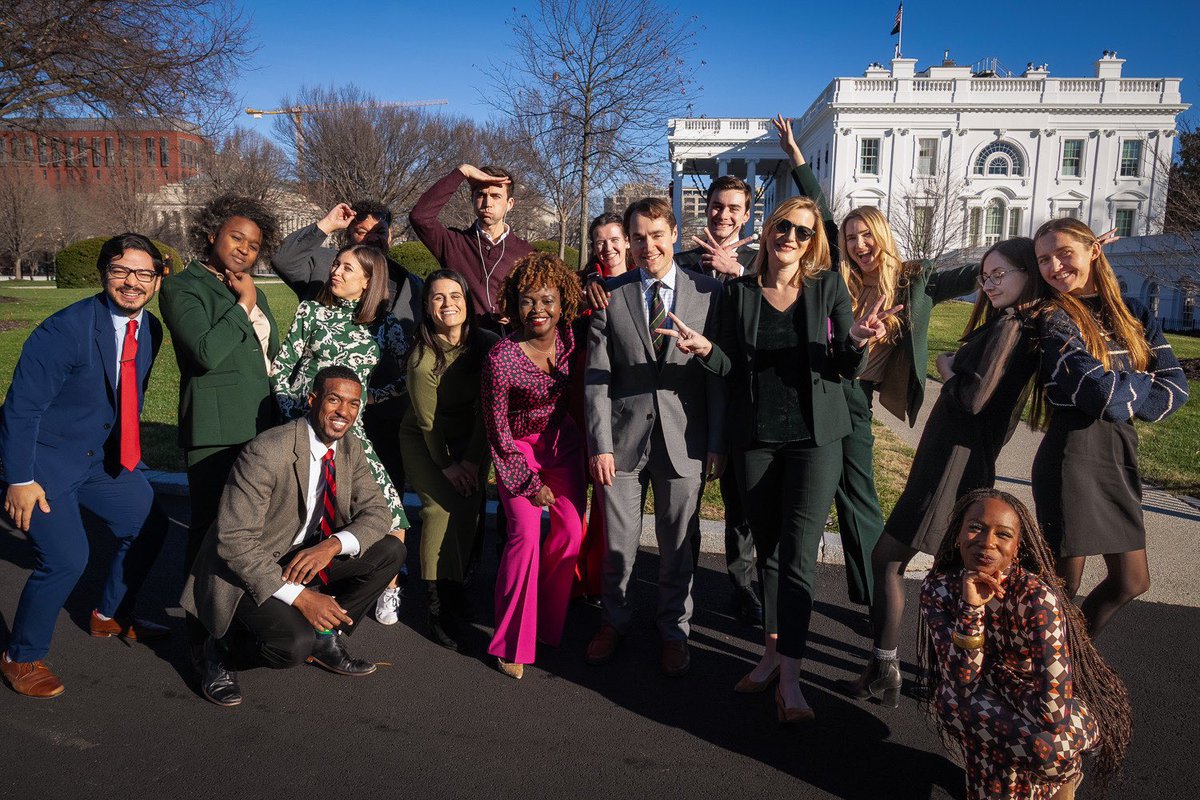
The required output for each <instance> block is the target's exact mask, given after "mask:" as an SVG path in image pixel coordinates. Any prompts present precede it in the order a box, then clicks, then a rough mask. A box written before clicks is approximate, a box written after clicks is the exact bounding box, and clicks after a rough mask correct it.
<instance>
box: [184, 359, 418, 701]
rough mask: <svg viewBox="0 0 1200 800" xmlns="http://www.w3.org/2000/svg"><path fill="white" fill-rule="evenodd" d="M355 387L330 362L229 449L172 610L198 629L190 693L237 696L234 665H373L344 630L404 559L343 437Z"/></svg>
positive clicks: (355, 669) (356, 397)
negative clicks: (203, 633) (196, 685)
mask: <svg viewBox="0 0 1200 800" xmlns="http://www.w3.org/2000/svg"><path fill="white" fill-rule="evenodd" d="M361 397H362V385H361V384H360V383H359V381H358V379H357V378H356V377H355V375H354V373H353V372H352V371H351V370H350V369H348V368H346V367H341V366H332V367H326V368H325V369H323V370H321V371H320V372H318V373H317V376H316V378H314V379H313V389H312V392H311V393H310V394H309V405H310V406H311V408H312V411H310V412H309V415H308V416H307V417H305V418H303V419H298V420H295V421H294V422H290V423H287V424H285V425H281V426H279V427H277V428H272V429H270V430H268V431H265V432H263V433H261V434H259V435H258V436H257V437H256V438H255V439H253V440H252V441H250V442H249V443H248V444H247V445H246V446H245V447H244V448H243V450H242V452H241V455H239V456H238V460H237V462H236V463H235V464H234V467H233V472H232V473H230V475H229V479H228V480H227V481H226V484H225V491H224V493H223V494H222V495H221V505H220V508H219V510H218V513H217V520H216V522H214V523H213V526H212V527H211V528H210V529H209V531H208V534H207V536H206V537H205V539H204V543H203V544H202V545H201V548H200V553H199V554H198V555H197V556H196V561H195V563H194V565H193V566H192V571H191V574H190V575H189V576H188V580H187V583H186V584H185V585H184V588H183V596H182V598H181V599H180V605H181V606H183V608H184V609H185V610H186V611H189V612H191V613H192V614H193V615H194V616H196V617H197V618H198V619H199V620H200V622H202V623H203V624H204V626H205V628H207V629H208V631H209V633H210V634H211V636H210V637H209V639H208V641H207V642H206V643H205V648H204V659H203V667H202V671H203V674H202V676H201V690H202V691H203V693H204V696H205V697H206V698H208V699H209V700H211V701H212V702H214V703H216V704H217V705H222V706H234V705H237V704H239V703H241V702H242V695H241V689H240V687H239V686H238V683H237V676H236V674H235V673H233V672H231V671H230V670H229V666H228V665H229V664H230V663H233V662H234V661H237V662H246V663H248V664H255V663H257V664H266V665H267V666H271V667H276V668H284V667H292V666H296V665H298V664H300V663H302V662H304V661H310V662H314V663H316V664H318V665H320V666H322V667H325V668H326V669H328V670H330V671H331V672H336V673H338V674H341V675H367V674H370V673H372V672H374V671H375V665H374V664H373V663H371V662H369V661H363V660H361V659H356V658H351V657H350V655H349V654H348V653H347V652H346V646H345V641H344V639H345V637H346V636H348V635H349V634H351V633H353V632H354V630H355V626H356V623H357V622H358V621H359V620H361V619H362V618H363V617H364V616H365V614H366V613H367V609H368V608H369V607H370V606H371V605H372V604H373V603H374V602H375V598H376V597H377V596H378V595H379V592H380V591H381V590H382V589H383V587H384V586H386V585H387V583H388V581H389V580H391V578H392V576H393V575H395V574H396V570H397V569H399V567H400V564H401V563H402V562H403V561H404V555H405V550H404V543H403V542H401V541H400V540H399V539H397V538H396V537H394V536H388V535H387V533H388V531H390V530H391V512H390V511H389V510H388V506H387V501H386V500H384V498H383V493H382V492H381V491H380V489H379V484H378V483H377V482H376V481H375V479H374V477H373V476H372V474H371V471H370V468H369V467H368V465H367V460H366V456H364V455H363V450H362V445H361V444H359V442H358V439H357V438H355V437H354V436H353V435H347V434H348V433H349V432H350V428H351V426H352V425H353V424H354V420H355V418H357V416H358V411H359V404H360V402H361Z"/></svg>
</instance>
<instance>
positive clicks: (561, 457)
mask: <svg viewBox="0 0 1200 800" xmlns="http://www.w3.org/2000/svg"><path fill="white" fill-rule="evenodd" d="M516 445H517V447H518V448H520V450H521V452H522V453H524V454H525V460H526V461H527V462H528V463H529V468H530V469H531V470H533V471H534V472H536V473H538V475H539V476H541V479H542V483H544V484H545V485H547V486H549V487H550V491H552V492H554V504H553V505H551V506H550V535H549V536H547V537H546V540H545V542H543V541H542V509H541V507H540V506H536V505H534V504H533V503H532V502H531V501H530V500H529V498H526V497H514V496H513V495H511V494H509V492H508V491H507V490H506V489H505V488H504V486H503V484H500V486H499V491H500V502H501V503H503V504H504V511H505V513H507V514H508V542H507V543H506V544H505V546H504V553H503V554H502V555H501V556H500V570H499V572H498V574H497V575H496V633H495V635H494V636H493V637H492V641H491V644H489V645H488V652H489V653H491V654H492V655H494V656H498V657H500V658H502V659H504V660H505V661H513V662H516V663H518V664H532V663H533V661H534V656H535V655H536V653H537V643H538V641H539V640H540V641H542V642H544V643H545V644H548V645H551V646H552V647H557V646H558V643H559V641H561V640H562V632H563V625H564V624H565V623H566V619H567V604H568V603H569V602H570V598H571V581H572V580H573V579H574V577H575V562H576V560H577V559H578V557H579V544H580V541H581V540H582V539H583V509H584V506H585V503H586V497H587V483H586V480H585V476H584V463H583V436H582V435H581V434H580V432H579V429H578V428H577V427H576V425H575V423H574V421H572V420H571V419H570V417H567V418H566V419H564V420H563V422H562V425H561V426H560V427H559V428H558V430H556V431H546V432H545V433H539V434H534V435H532V436H526V437H524V438H521V439H517V440H516Z"/></svg>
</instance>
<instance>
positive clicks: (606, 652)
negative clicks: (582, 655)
mask: <svg viewBox="0 0 1200 800" xmlns="http://www.w3.org/2000/svg"><path fill="white" fill-rule="evenodd" d="M620 644H621V632H620V631H619V630H617V629H616V628H614V627H613V626H612V625H609V624H608V623H607V622H606V623H604V624H603V625H601V626H600V630H598V631H596V635H595V636H593V637H592V640H591V641H590V642H588V646H587V657H586V658H587V663H589V664H604V663H606V662H608V661H611V660H612V657H613V654H614V653H616V652H617V647H618V646H620Z"/></svg>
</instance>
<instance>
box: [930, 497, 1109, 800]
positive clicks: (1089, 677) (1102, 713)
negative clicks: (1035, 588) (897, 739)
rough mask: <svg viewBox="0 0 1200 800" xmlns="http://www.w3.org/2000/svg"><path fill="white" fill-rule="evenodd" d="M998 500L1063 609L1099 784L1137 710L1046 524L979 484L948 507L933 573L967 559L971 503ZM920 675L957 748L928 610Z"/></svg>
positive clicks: (1027, 566) (1022, 555)
mask: <svg viewBox="0 0 1200 800" xmlns="http://www.w3.org/2000/svg"><path fill="white" fill-rule="evenodd" d="M989 499H990V500H999V501H1000V502H1002V503H1005V504H1006V505H1008V506H1009V507H1010V508H1011V509H1012V510H1013V511H1014V512H1015V513H1016V515H1017V521H1018V523H1019V524H1020V528H1021V530H1020V537H1019V539H1018V542H1017V555H1016V558H1015V559H1014V563H1016V564H1017V565H1019V566H1020V567H1021V569H1023V570H1025V571H1026V572H1029V573H1031V574H1033V575H1037V576H1038V578H1039V579H1041V581H1042V583H1044V584H1046V586H1047V587H1048V588H1049V590H1050V593H1051V594H1052V595H1054V599H1055V601H1056V602H1057V604H1058V607H1059V608H1060V609H1062V612H1063V627H1064V628H1065V629H1066V634H1067V647H1068V649H1069V651H1070V654H1071V663H1072V666H1073V667H1074V671H1073V674H1072V682H1073V684H1074V691H1075V696H1076V697H1078V698H1080V699H1081V700H1083V702H1084V703H1085V704H1087V707H1088V710H1089V711H1090V712H1091V714H1092V716H1093V717H1094V718H1095V720H1096V726H1097V727H1098V728H1099V730H1100V742H1099V745H1098V746H1097V750H1096V760H1095V770H1094V771H1095V776H1096V778H1097V779H1098V781H1099V783H1100V785H1101V786H1104V785H1106V784H1107V783H1108V782H1109V781H1110V780H1111V779H1112V778H1113V777H1115V776H1116V775H1117V774H1118V773H1119V772H1120V769H1121V762H1122V761H1123V760H1124V758H1125V750H1126V748H1127V747H1129V739H1130V736H1131V734H1132V731H1133V719H1132V717H1133V714H1132V711H1131V709H1130V706H1129V692H1128V691H1127V690H1126V688H1125V683H1124V681H1122V680H1121V676H1119V675H1118V674H1117V673H1116V671H1114V670H1113V668H1112V667H1110V666H1109V665H1108V664H1107V663H1105V661H1104V659H1103V658H1101V657H1100V653H1099V652H1097V651H1096V646H1095V644H1093V642H1092V638H1091V637H1090V636H1088V632H1087V621H1086V620H1085V619H1084V617H1083V613H1082V612H1081V611H1080V610H1079V607H1078V606H1076V605H1075V603H1073V602H1071V599H1070V598H1069V597H1068V596H1067V593H1066V590H1065V589H1064V588H1063V582H1062V578H1060V577H1059V576H1058V573H1057V572H1056V571H1055V569H1054V554H1053V553H1052V552H1051V550H1050V545H1049V544H1047V542H1046V537H1045V536H1043V535H1042V529H1041V528H1040V527H1038V524H1037V521H1036V520H1035V519H1034V517H1033V514H1031V513H1030V511H1029V509H1028V508H1026V507H1025V504H1024V503H1022V502H1021V501H1020V500H1018V499H1017V498H1016V497H1013V496H1012V495H1011V494H1009V493H1008V492H1002V491H1000V490H999V489H976V490H975V491H972V492H968V493H967V494H965V495H963V496H962V497H961V498H959V500H958V502H957V503H955V504H954V510H953V511H951V513H950V524H949V525H948V526H947V528H946V535H945V537H944V538H943V539H942V544H941V547H939V548H938V552H937V555H936V556H934V561H933V567H932V568H931V569H930V571H929V574H930V575H937V574H944V573H947V572H950V571H953V570H954V569H956V568H958V567H961V566H962V565H963V562H962V555H961V554H960V553H959V551H958V533H959V531H960V530H961V529H962V526H963V521H964V520H965V519H966V516H967V512H968V511H969V510H970V508H971V506H973V505H975V504H976V503H979V502H982V501H983V500H989ZM917 664H918V669H917V676H918V682H919V683H920V685H921V686H923V687H924V688H925V690H926V691H924V692H922V704H923V705H924V707H925V712H926V713H927V714H929V716H931V717H932V718H933V719H934V721H935V722H936V723H937V725H938V728H939V730H940V731H941V734H942V740H943V742H945V743H946V746H947V749H953V745H954V743H955V742H956V741H957V740H956V739H955V738H954V737H953V735H952V734H951V733H950V731H949V729H948V728H947V727H946V726H945V725H943V724H942V721H941V719H940V717H938V715H937V712H936V711H935V710H934V708H933V700H934V697H935V695H936V693H935V692H934V691H933V689H934V687H936V686H937V683H938V681H939V679H940V675H939V672H938V661H937V655H936V653H935V652H934V649H933V637H932V635H931V634H930V632H929V625H928V624H927V623H926V622H925V617H924V615H921V616H920V617H919V618H918V622H917Z"/></svg>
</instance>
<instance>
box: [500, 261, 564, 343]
mask: <svg viewBox="0 0 1200 800" xmlns="http://www.w3.org/2000/svg"><path fill="white" fill-rule="evenodd" d="M546 287H554V288H557V289H558V296H559V300H560V302H561V303H562V317H561V319H559V324H562V325H570V324H571V323H572V322H574V321H575V318H576V317H578V316H579V304H580V302H581V299H582V294H583V292H582V290H581V289H580V288H579V276H578V275H576V274H575V272H574V271H573V270H571V269H570V268H569V267H568V266H567V265H566V264H564V263H563V262H562V260H561V259H560V258H559V257H558V256H556V255H554V254H553V253H539V252H536V251H535V252H533V253H530V254H529V255H527V256H525V257H523V258H521V259H520V260H519V261H517V263H516V264H514V265H513V268H512V272H510V273H508V277H507V278H505V279H504V290H503V291H502V293H501V295H500V314H501V316H505V317H508V318H509V319H516V317H517V314H518V310H519V309H520V307H521V295H522V294H526V293H528V292H532V291H535V290H537V289H543V288H546Z"/></svg>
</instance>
